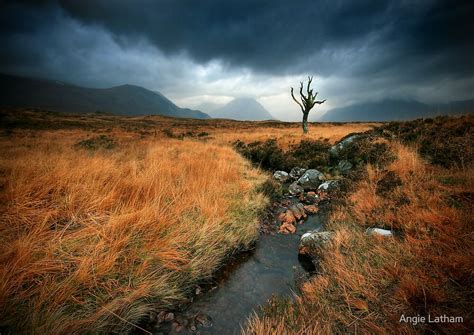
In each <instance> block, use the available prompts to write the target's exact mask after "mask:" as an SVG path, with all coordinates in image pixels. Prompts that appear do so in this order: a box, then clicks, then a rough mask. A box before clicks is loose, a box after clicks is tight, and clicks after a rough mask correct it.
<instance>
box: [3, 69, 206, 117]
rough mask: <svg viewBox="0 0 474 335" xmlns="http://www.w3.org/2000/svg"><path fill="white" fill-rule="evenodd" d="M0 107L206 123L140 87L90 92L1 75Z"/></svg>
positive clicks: (55, 83) (199, 115)
mask: <svg viewBox="0 0 474 335" xmlns="http://www.w3.org/2000/svg"><path fill="white" fill-rule="evenodd" d="M0 106H2V107H34V108H44V109H49V110H53V111H57V112H70V113H91V112H96V111H101V112H108V113H113V114H117V115H128V116H139V115H164V116H172V117H187V118H198V119H207V118H210V117H209V115H207V114H205V113H202V112H201V111H198V110H192V109H188V108H180V107H178V106H176V105H175V104H174V103H173V102H172V101H171V100H169V99H168V98H166V97H165V96H164V95H163V94H161V93H159V92H154V91H151V90H148V89H146V88H143V87H141V86H137V85H131V84H124V85H119V86H113V87H109V88H90V87H82V86H77V85H73V84H68V83H64V82H60V81H55V80H49V79H42V78H28V77H20V76H13V75H8V74H0Z"/></svg>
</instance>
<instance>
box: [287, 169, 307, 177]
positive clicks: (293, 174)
mask: <svg viewBox="0 0 474 335" xmlns="http://www.w3.org/2000/svg"><path fill="white" fill-rule="evenodd" d="M305 171H306V169H303V168H300V167H297V166H295V167H294V168H292V169H291V171H290V177H291V178H293V179H298V178H299V177H301V176H302V175H303V173H305Z"/></svg>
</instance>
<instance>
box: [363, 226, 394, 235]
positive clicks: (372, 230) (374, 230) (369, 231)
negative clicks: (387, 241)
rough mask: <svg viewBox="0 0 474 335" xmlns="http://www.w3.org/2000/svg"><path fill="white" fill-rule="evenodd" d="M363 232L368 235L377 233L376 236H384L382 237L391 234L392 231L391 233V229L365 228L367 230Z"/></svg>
mask: <svg viewBox="0 0 474 335" xmlns="http://www.w3.org/2000/svg"><path fill="white" fill-rule="evenodd" d="M365 232H366V233H367V234H368V235H378V236H384V237H391V236H393V233H392V231H391V230H388V229H382V228H367V230H366V231H365Z"/></svg>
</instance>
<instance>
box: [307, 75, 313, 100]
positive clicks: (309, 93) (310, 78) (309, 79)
mask: <svg viewBox="0 0 474 335" xmlns="http://www.w3.org/2000/svg"><path fill="white" fill-rule="evenodd" d="M312 81H313V77H310V76H308V87H307V89H306V91H308V96H311V92H310V90H309V86H310V85H311V82H312Z"/></svg>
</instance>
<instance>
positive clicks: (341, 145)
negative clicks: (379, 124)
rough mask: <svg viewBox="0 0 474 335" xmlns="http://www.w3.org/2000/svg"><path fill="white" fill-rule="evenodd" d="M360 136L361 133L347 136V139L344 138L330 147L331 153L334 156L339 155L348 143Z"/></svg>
mask: <svg viewBox="0 0 474 335" xmlns="http://www.w3.org/2000/svg"><path fill="white" fill-rule="evenodd" d="M359 137H360V135H357V134H355V135H351V136H349V137H346V138H345V139H343V140H342V141H340V142H339V143H337V144H335V145H333V146H332V147H331V148H330V149H329V154H330V155H331V156H333V157H337V156H338V155H339V151H341V150H342V149H344V148H345V147H346V146H347V145H348V144H351V143H352V142H353V141H354V140H355V139H357V138H359Z"/></svg>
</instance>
